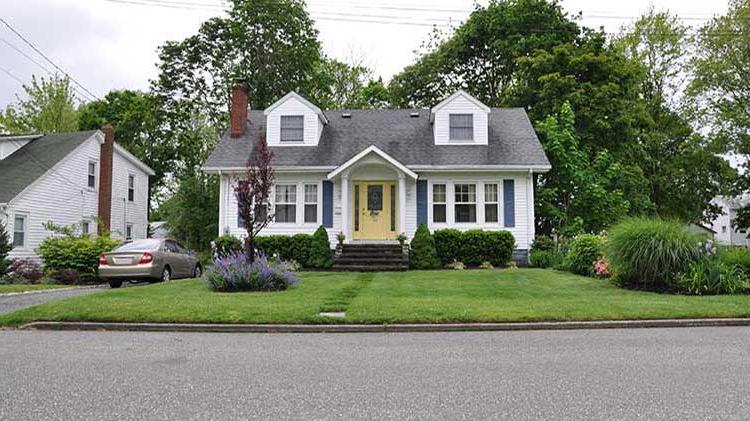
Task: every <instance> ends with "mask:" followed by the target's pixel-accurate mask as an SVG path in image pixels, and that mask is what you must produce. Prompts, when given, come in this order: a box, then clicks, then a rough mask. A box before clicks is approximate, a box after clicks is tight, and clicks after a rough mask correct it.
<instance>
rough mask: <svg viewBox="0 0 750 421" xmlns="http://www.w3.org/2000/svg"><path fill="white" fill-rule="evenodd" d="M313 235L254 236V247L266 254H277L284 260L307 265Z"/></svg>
mask: <svg viewBox="0 0 750 421" xmlns="http://www.w3.org/2000/svg"><path fill="white" fill-rule="evenodd" d="M312 242H313V237H312V236H311V235H309V234H295V235H292V236H289V235H268V236H263V237H255V247H256V248H257V249H258V250H259V251H261V252H263V253H264V254H266V255H267V256H274V255H275V256H279V257H280V258H281V259H284V260H286V261H292V260H293V261H295V262H297V263H299V264H301V265H307V261H308V260H309V259H310V248H311V247H312Z"/></svg>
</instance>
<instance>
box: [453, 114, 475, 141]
mask: <svg viewBox="0 0 750 421" xmlns="http://www.w3.org/2000/svg"><path fill="white" fill-rule="evenodd" d="M449 136H450V137H449V139H450V140H474V114H451V115H450V133H449Z"/></svg>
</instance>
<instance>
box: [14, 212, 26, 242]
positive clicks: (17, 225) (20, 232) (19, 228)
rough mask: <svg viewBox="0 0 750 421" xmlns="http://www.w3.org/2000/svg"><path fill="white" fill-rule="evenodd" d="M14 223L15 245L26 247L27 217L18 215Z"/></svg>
mask: <svg viewBox="0 0 750 421" xmlns="http://www.w3.org/2000/svg"><path fill="white" fill-rule="evenodd" d="M14 221H15V222H14V223H13V247H24V245H25V243H26V217H24V216H16V218H15V220H14Z"/></svg>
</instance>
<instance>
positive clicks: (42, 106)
mask: <svg viewBox="0 0 750 421" xmlns="http://www.w3.org/2000/svg"><path fill="white" fill-rule="evenodd" d="M23 90H24V92H25V96H26V98H24V99H21V98H20V97H19V99H18V103H17V104H16V105H8V106H7V107H6V109H5V112H4V113H3V112H2V111H0V133H9V134H27V133H59V132H72V131H76V130H78V114H77V111H76V107H75V101H76V97H75V94H74V93H73V87H72V86H71V84H70V79H69V78H68V77H67V76H65V77H60V76H58V75H55V76H53V77H52V78H50V79H45V78H43V77H42V78H40V79H39V81H37V78H36V76H33V75H32V77H31V85H23Z"/></svg>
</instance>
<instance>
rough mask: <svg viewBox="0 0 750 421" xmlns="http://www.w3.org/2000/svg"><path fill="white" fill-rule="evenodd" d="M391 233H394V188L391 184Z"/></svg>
mask: <svg viewBox="0 0 750 421" xmlns="http://www.w3.org/2000/svg"><path fill="white" fill-rule="evenodd" d="M391 231H396V186H394V185H393V184H391Z"/></svg>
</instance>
